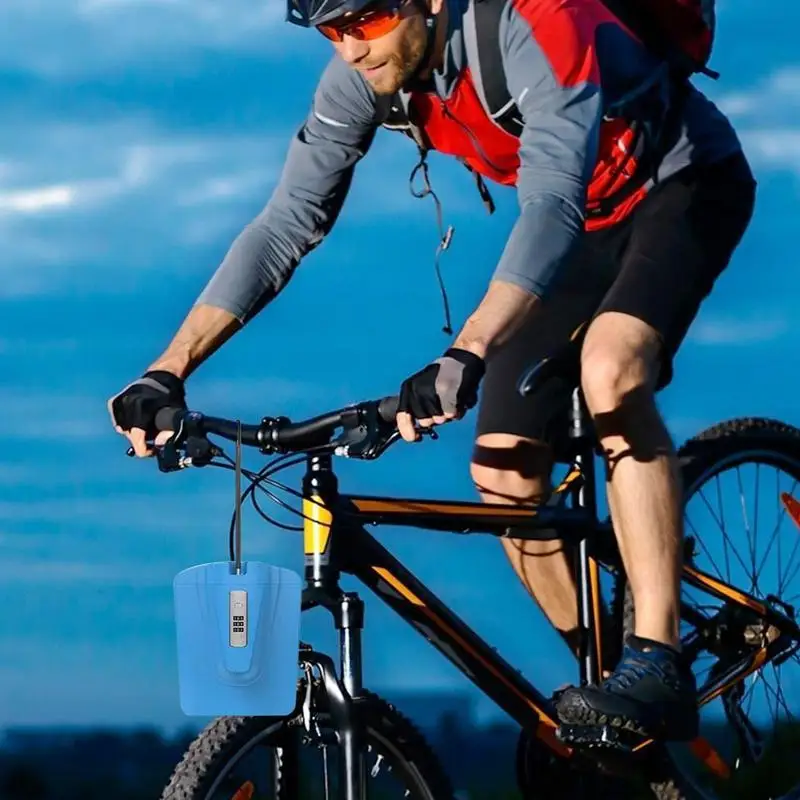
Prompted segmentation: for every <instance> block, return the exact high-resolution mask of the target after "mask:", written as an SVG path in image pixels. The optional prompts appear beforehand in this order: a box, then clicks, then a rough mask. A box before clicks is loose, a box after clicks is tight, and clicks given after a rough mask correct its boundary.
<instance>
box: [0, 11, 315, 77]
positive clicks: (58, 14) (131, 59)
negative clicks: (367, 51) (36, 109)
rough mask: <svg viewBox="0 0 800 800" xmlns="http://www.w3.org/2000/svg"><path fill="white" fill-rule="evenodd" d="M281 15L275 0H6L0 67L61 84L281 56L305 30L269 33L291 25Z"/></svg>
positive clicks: (1, 32) (1, 34) (0, 43)
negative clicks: (214, 54)
mask: <svg viewBox="0 0 800 800" xmlns="http://www.w3.org/2000/svg"><path fill="white" fill-rule="evenodd" d="M283 16H284V5H283V3H282V2H280V0H278V1H277V2H274V1H272V0H270V2H252V0H226V2H224V3H220V2H217V0H4V3H3V22H4V24H3V26H2V30H1V31H0V67H5V68H6V69H9V68H10V69H16V70H23V71H25V72H29V73H33V74H36V75H39V76H41V77H47V78H51V79H55V80H59V81H63V80H65V79H68V78H71V77H76V76H80V75H84V76H85V75H89V74H97V73H99V72H101V71H103V70H115V69H121V68H123V67H125V66H126V65H130V64H138V65H142V64H143V63H144V62H149V64H150V66H154V65H155V63H154V62H158V61H163V62H169V61H172V62H173V63H174V59H175V57H176V56H177V55H179V54H184V55H185V54H186V53H187V52H191V51H197V50H200V49H203V50H215V51H225V50H235V51H236V52H238V53H265V52H269V51H271V52H273V53H274V52H275V51H278V52H280V51H282V50H283V49H284V48H291V46H292V43H293V35H295V36H300V35H302V34H303V33H304V32H303V31H300V30H297V31H296V32H295V31H292V30H285V31H283V32H282V33H283V35H281V36H274V35H271V34H272V32H273V31H274V29H275V28H277V27H279V26H283V27H284V28H287V29H288V28H291V27H293V26H290V25H288V24H286V23H284V22H283ZM54 42H57V43H58V45H57V46H54Z"/></svg>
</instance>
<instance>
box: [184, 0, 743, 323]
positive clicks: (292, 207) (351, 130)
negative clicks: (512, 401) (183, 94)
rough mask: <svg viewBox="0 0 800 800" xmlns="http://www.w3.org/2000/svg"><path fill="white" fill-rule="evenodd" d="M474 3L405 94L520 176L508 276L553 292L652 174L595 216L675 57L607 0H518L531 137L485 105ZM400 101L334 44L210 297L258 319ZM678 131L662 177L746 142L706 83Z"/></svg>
mask: <svg viewBox="0 0 800 800" xmlns="http://www.w3.org/2000/svg"><path fill="white" fill-rule="evenodd" d="M469 2H471V0H447V3H448V12H449V13H448V17H449V20H448V31H447V40H446V47H445V52H444V61H443V66H442V67H441V68H440V69H439V70H437V71H436V72H435V73H434V75H433V85H432V86H431V87H430V91H415V92H413V93H411V94H404V95H403V100H404V103H406V104H408V105H409V106H410V107H411V108H412V109H413V111H414V114H415V118H416V119H417V120H418V122H419V124H420V127H421V128H422V129H423V131H424V134H425V136H426V138H427V140H428V141H429V143H430V144H431V146H432V147H433V149H436V150H438V151H441V152H445V153H451V154H453V155H455V156H457V157H459V158H462V159H463V160H464V161H466V162H467V164H469V165H470V166H471V167H472V168H473V169H475V170H476V171H478V172H479V173H482V174H483V175H485V176H486V177H488V178H490V179H492V180H495V181H498V182H500V183H503V184H507V185H515V186H516V188H517V193H518V198H519V207H520V214H519V218H518V220H517V222H516V224H515V225H514V228H513V230H512V232H511V235H510V237H509V240H508V243H507V245H506V248H505V250H504V252H503V255H502V257H501V260H500V263H499V264H498V266H497V269H496V271H495V274H494V277H495V278H497V279H501V280H504V281H508V282H511V283H514V284H516V285H518V286H521V287H523V288H525V289H526V290H528V291H530V292H532V293H534V294H537V295H539V296H540V297H545V296H546V294H547V292H548V289H549V288H550V287H551V286H552V285H553V284H554V282H555V280H556V278H557V276H558V273H559V269H560V268H561V266H562V265H563V264H564V262H565V260H566V258H567V256H568V254H569V252H570V250H571V248H572V246H573V244H574V243H575V241H576V240H577V238H578V237H579V235H580V234H581V233H582V232H583V231H585V230H593V229H596V228H599V227H604V226H607V225H612V224H616V223H617V222H618V221H620V220H621V219H623V218H624V217H625V216H627V214H629V213H630V212H631V211H632V209H633V208H634V207H635V206H636V205H637V204H638V202H639V201H640V200H641V199H642V197H643V196H644V195H645V194H646V192H647V191H648V190H649V188H650V186H651V185H652V182H648V183H646V184H645V185H644V186H643V187H642V188H641V189H639V190H637V191H636V192H634V193H633V194H632V195H631V196H630V197H629V198H628V199H627V200H625V201H624V202H623V203H621V204H620V205H619V207H617V208H615V209H614V211H613V213H611V214H610V215H608V216H607V217H606V218H605V219H601V220H589V219H587V217H586V209H587V208H588V207H590V206H591V204H592V203H594V202H597V201H598V200H600V199H602V198H603V197H605V196H607V195H608V194H609V193H610V192H611V191H612V190H615V189H616V188H619V186H620V185H622V184H623V183H624V182H625V180H628V179H629V177H630V171H631V166H632V165H634V164H635V159H633V160H632V159H630V158H629V157H628V156H629V154H628V153H627V152H626V151H627V148H628V147H629V146H630V143H631V140H630V129H629V127H628V124H627V122H625V120H624V119H623V118H621V116H620V115H615V114H614V113H613V111H614V109H618V107H619V106H620V104H621V103H623V100H624V98H631V97H635V96H636V95H637V92H639V91H640V90H641V89H642V87H645V86H648V85H651V84H652V83H653V80H654V76H657V75H658V74H660V69H661V65H660V64H659V63H658V62H657V61H655V59H653V58H652V57H651V56H650V55H649V54H648V53H647V52H646V51H645V50H644V49H643V48H642V46H641V45H640V44H639V42H638V41H636V40H635V39H634V38H632V37H631V36H630V34H629V33H628V32H627V31H626V30H624V29H623V28H622V27H621V26H620V25H619V24H618V22H617V21H616V20H615V19H614V18H613V17H612V16H611V15H610V13H609V12H608V10H607V9H606V7H605V6H604V5H603V4H602V3H601V2H600V0H508V2H507V4H506V6H505V9H504V13H503V15H502V17H501V21H500V28H499V37H500V39H499V41H500V50H501V56H502V60H503V66H504V70H505V75H506V83H507V86H508V89H509V92H510V94H511V96H512V97H513V98H514V100H515V101H516V105H517V108H518V109H519V112H520V117H521V120H522V123H523V127H522V133H521V135H520V136H519V138H517V137H514V136H511V135H510V134H508V133H506V132H505V131H503V130H501V129H500V128H499V127H498V126H497V125H496V124H495V123H494V122H493V121H492V120H491V119H490V118H489V117H488V116H487V114H486V113H485V111H484V110H483V106H482V105H481V102H480V99H479V94H478V91H480V88H479V87H476V85H475V83H474V81H473V77H472V73H473V71H474V72H477V70H473V69H470V64H469V62H468V59H467V54H468V52H469V48H468V47H467V39H468V37H470V36H474V34H475V31H474V19H473V18H472V16H471V13H470V8H469ZM471 26H472V27H471ZM633 102H635V100H634V101H633ZM387 111H388V104H387V103H385V102H381V99H380V98H377V97H376V96H375V94H374V92H373V90H372V88H371V87H370V86H369V84H368V83H367V81H366V80H365V79H364V77H363V76H362V75H361V74H360V73H359V72H358V71H357V70H355V69H352V68H351V67H349V66H348V65H347V64H345V63H344V62H343V61H342V60H341V59H340V58H339V57H338V56H335V55H334V57H333V58H332V59H331V61H330V62H329V64H328V66H327V68H326V69H325V71H324V73H323V75H322V77H321V79H320V81H319V84H318V87H317V90H316V92H315V95H314V99H313V105H312V108H311V110H310V112H309V115H308V117H307V119H306V121H305V122H304V124H303V125H302V127H301V128H300V130H299V131H298V132H297V134H296V135H295V137H294V138H293V139H292V141H291V144H290V147H289V152H288V156H287V159H286V163H285V166H284V169H283V171H282V174H281V176H280V179H279V182H278V185H277V187H276V189H275V191H274V193H273V195H272V197H271V198H270V200H269V202H268V203H267V205H266V207H265V208H264V209H263V211H262V212H261V213H260V214H259V215H258V216H257V217H256V218H255V219H254V220H253V221H252V222H251V223H250V224H249V225H248V226H247V227H246V228H245V229H244V230H243V231H242V233H241V234H240V235H239V236H238V237H237V239H236V240H235V241H234V243H233V245H232V246H231V248H230V250H229V251H228V253H227V255H226V256H225V259H224V260H223V262H222V264H221V265H220V267H219V269H218V270H217V272H216V273H215V275H214V276H213V278H212V279H211V281H210V282H209V284H208V286H207V287H206V288H205V290H204V291H203V293H202V294H201V296H200V298H199V300H198V302H200V303H206V304H209V305H212V306H216V307H220V308H223V309H226V310H228V311H230V312H231V313H233V314H234V315H235V316H236V317H238V318H239V319H240V320H242V321H246V320H247V319H249V318H250V317H252V316H253V315H254V314H255V313H257V312H258V311H259V310H260V309H261V308H262V307H263V306H264V305H265V304H266V303H267V302H268V301H269V300H270V299H271V298H272V297H274V296H275V295H276V294H277V293H278V292H279V291H280V290H281V289H282V288H283V287H284V286H285V285H286V283H287V281H288V280H289V278H290V277H291V274H292V272H293V271H294V269H295V267H296V266H297V264H298V263H299V262H300V260H301V259H302V258H303V256H304V255H305V254H307V253H308V252H309V251H310V250H311V249H312V248H313V247H315V246H317V245H318V244H319V243H320V242H321V241H322V239H323V238H324V236H325V235H326V234H327V233H328V232H329V231H330V230H331V228H332V226H333V224H334V222H335V221H336V218H337V216H338V215H339V212H340V211H341V209H342V205H343V203H344V200H345V197H346V195H347V192H348V189H349V186H350V182H351V178H352V175H353V170H354V168H355V166H356V164H357V163H358V162H359V160H360V159H361V158H362V157H363V156H364V155H365V154H366V153H367V152H368V150H369V148H370V145H371V143H372V141H373V138H374V136H375V133H376V131H377V129H378V128H379V127H380V126H381V125H382V124H383V123H384V122H385V120H386V114H387ZM670 141H671V146H670V147H669V148H668V151H667V152H666V155H665V156H664V157H663V159H662V160H661V163H660V164H659V166H658V170H657V175H658V178H659V179H664V178H666V177H669V176H670V175H672V174H674V173H675V172H677V171H678V170H680V169H682V168H683V167H685V166H687V165H689V164H692V163H712V162H714V161H716V160H719V159H721V158H724V157H725V156H727V155H730V154H732V153H734V152H736V151H737V150H738V149H739V148H740V144H739V142H738V139H737V137H736V135H735V133H734V131H733V129H732V127H731V125H730V123H729V122H728V120H727V119H726V118H725V117H724V116H723V115H722V114H721V112H720V111H719V110H718V109H717V108H716V107H715V106H714V105H713V104H712V103H711V102H710V101H709V100H708V99H706V98H705V97H704V96H703V95H702V94H701V93H700V92H699V91H697V89H695V88H691V89H690V92H689V96H688V98H687V99H686V101H685V103H684V106H683V110H682V119H681V120H680V121H679V125H678V130H677V133H676V135H675V136H674V137H673V138H672V139H671V140H670Z"/></svg>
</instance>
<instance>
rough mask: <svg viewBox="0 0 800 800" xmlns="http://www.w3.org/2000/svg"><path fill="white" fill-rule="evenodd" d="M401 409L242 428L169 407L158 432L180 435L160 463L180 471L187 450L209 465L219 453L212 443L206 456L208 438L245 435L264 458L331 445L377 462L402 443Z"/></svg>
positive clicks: (369, 405) (390, 405)
mask: <svg viewBox="0 0 800 800" xmlns="http://www.w3.org/2000/svg"><path fill="white" fill-rule="evenodd" d="M398 404H399V398H398V397H396V396H394V397H384V398H382V399H381V400H372V401H367V402H363V403H359V404H357V405H352V406H347V407H345V408H342V409H339V410H338V411H331V412H329V413H326V414H322V415H320V416H316V417H312V418H311V419H307V420H303V421H299V422H292V421H291V420H289V419H287V418H286V417H265V418H264V419H263V420H262V421H261V423H260V424H258V425H253V424H249V425H241V428H240V427H239V423H238V422H237V421H235V420H229V419H224V418H222V417H207V416H205V415H203V414H201V413H199V412H197V411H187V410H186V409H178V408H163V409H161V410H160V411H158V412H157V413H156V418H155V427H156V429H157V430H158V431H174V436H173V437H172V439H171V440H170V442H169V447H168V449H169V451H170V454H169V455H167V454H166V453H165V454H163V457H161V458H160V459H159V460H160V462H162V469H163V468H164V467H165V465H166V463H168V464H169V465H170V467H169V468H176V467H177V466H179V465H180V462H181V459H179V458H177V449H178V448H181V447H182V448H184V449H185V450H186V451H187V452H189V451H193V452H194V453H195V456H194V458H193V462H194V463H196V464H198V465H199V464H200V463H202V462H203V461H205V463H208V461H209V460H210V458H211V456H212V455H214V453H213V452H212V449H211V448H209V447H208V446H207V445H208V443H207V442H206V448H205V451H204V449H203V447H202V446H200V447H199V446H198V445H199V443H200V442H205V439H206V436H208V435H214V436H220V437H221V438H223V439H228V440H230V441H236V439H237V434H238V431H239V430H241V437H242V445H244V446H249V447H257V448H258V449H259V450H261V451H262V452H264V453H290V452H296V453H300V452H303V451H305V450H309V449H312V448H318V447H324V446H325V445H329V446H330V448H331V450H332V452H334V453H336V454H337V455H344V456H350V457H355V458H367V459H371V458H377V456H379V455H380V454H381V453H383V452H384V451H385V450H386V448H387V447H388V446H389V445H390V444H392V442H394V441H395V440H396V439H397V438H399V433H398V432H397V428H396V425H395V418H396V416H397V407H398ZM337 428H343V433H342V434H341V436H339V437H338V438H337V439H336V440H334V441H332V436H333V434H334V432H335V431H336V429H337ZM173 464H174V466H173Z"/></svg>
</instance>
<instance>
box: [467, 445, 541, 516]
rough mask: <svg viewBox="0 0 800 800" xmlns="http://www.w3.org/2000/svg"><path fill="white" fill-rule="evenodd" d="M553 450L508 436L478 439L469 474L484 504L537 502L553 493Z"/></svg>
mask: <svg viewBox="0 0 800 800" xmlns="http://www.w3.org/2000/svg"><path fill="white" fill-rule="evenodd" d="M551 468H552V455H551V453H550V448H549V447H548V446H547V445H546V444H544V443H542V442H537V441H534V440H532V439H525V438H523V437H521V436H514V435H512V434H507V433H488V434H484V435H483V436H479V437H478V439H477V441H476V442H475V447H474V450H473V453H472V463H471V465H470V472H471V474H472V480H473V481H474V482H475V486H476V488H477V489H478V491H479V492H480V493H481V496H482V497H483V499H484V501H486V502H490V503H501V502H506V503H536V502H539V501H541V500H542V499H543V498H544V497H546V496H547V493H548V492H549V490H550V470H551Z"/></svg>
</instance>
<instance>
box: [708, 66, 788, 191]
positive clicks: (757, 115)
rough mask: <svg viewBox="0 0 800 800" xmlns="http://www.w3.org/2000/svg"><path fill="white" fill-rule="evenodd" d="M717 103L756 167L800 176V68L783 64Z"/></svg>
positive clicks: (722, 97)
mask: <svg viewBox="0 0 800 800" xmlns="http://www.w3.org/2000/svg"><path fill="white" fill-rule="evenodd" d="M716 103H717V105H718V106H719V107H720V109H721V110H722V111H723V112H724V113H725V114H727V115H728V116H729V117H730V118H731V120H732V122H733V123H734V125H735V126H736V129H737V131H738V132H739V135H740V138H741V139H742V142H743V145H744V147H745V151H746V152H747V154H748V156H749V157H750V159H751V161H752V162H753V163H754V165H755V166H756V167H761V168H766V169H770V170H776V171H787V170H788V171H791V172H794V173H796V174H798V175H800V126H798V124H797V119H798V116H800V65H794V64H788V65H783V66H781V67H779V68H777V69H775V70H773V72H771V73H770V74H769V75H768V76H767V77H766V78H763V79H762V80H760V81H759V82H758V83H756V84H755V85H752V86H750V87H748V88H745V89H742V90H739V91H735V92H731V93H728V94H723V95H721V96H720V97H719V98H717V100H716Z"/></svg>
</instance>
